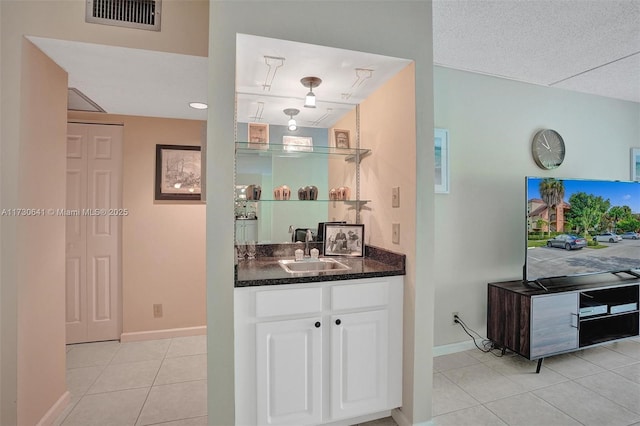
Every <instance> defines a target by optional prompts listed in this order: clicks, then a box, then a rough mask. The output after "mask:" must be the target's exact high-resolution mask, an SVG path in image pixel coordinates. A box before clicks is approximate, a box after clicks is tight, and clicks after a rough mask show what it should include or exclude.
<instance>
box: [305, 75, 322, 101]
mask: <svg viewBox="0 0 640 426" xmlns="http://www.w3.org/2000/svg"><path fill="white" fill-rule="evenodd" d="M300 83H302V85H303V86H304V87H308V88H309V93H307V97H306V98H305V100H304V107H305V108H315V107H316V95H315V94H314V93H313V88H314V87H318V86H320V83H322V80H320V79H319V78H318V77H304V78H303V79H302V80H300Z"/></svg>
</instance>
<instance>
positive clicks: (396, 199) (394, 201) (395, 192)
mask: <svg viewBox="0 0 640 426" xmlns="http://www.w3.org/2000/svg"><path fill="white" fill-rule="evenodd" d="M391 207H400V187H399V186H396V187H394V188H391Z"/></svg>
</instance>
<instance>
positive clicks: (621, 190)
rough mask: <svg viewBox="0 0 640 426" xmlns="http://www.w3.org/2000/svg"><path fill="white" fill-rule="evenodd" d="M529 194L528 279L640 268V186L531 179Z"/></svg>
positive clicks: (619, 182)
mask: <svg viewBox="0 0 640 426" xmlns="http://www.w3.org/2000/svg"><path fill="white" fill-rule="evenodd" d="M526 190H527V213H526V218H527V255H526V265H525V277H524V279H525V280H527V281H535V280H539V279H542V278H554V277H564V276H571V275H583V274H593V273H604V272H621V271H631V272H634V271H635V270H636V269H640V233H639V232H640V182H623V181H605V180H587V179H561V178H541V177H527V178H526ZM636 272H639V273H640V271H636Z"/></svg>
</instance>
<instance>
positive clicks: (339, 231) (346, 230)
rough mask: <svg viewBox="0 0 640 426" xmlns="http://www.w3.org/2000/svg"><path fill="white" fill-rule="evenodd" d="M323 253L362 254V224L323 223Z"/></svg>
mask: <svg viewBox="0 0 640 426" xmlns="http://www.w3.org/2000/svg"><path fill="white" fill-rule="evenodd" d="M323 254H324V255H325V256H351V257H363V256H364V225H363V224H330V223H325V225H324V242H323Z"/></svg>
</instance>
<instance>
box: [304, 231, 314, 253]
mask: <svg viewBox="0 0 640 426" xmlns="http://www.w3.org/2000/svg"><path fill="white" fill-rule="evenodd" d="M309 241H313V234H312V233H311V229H307V235H306V236H305V237H304V255H305V256H311V251H310V250H309Z"/></svg>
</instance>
